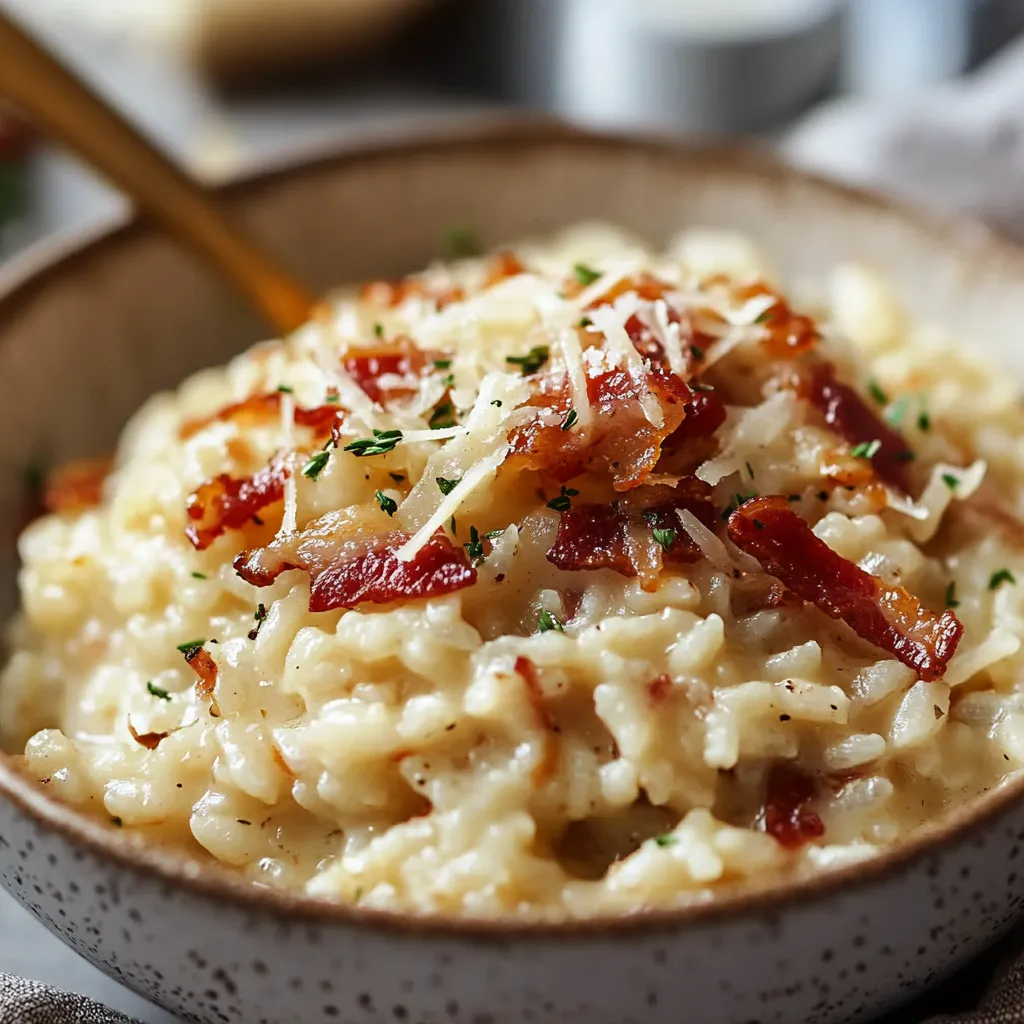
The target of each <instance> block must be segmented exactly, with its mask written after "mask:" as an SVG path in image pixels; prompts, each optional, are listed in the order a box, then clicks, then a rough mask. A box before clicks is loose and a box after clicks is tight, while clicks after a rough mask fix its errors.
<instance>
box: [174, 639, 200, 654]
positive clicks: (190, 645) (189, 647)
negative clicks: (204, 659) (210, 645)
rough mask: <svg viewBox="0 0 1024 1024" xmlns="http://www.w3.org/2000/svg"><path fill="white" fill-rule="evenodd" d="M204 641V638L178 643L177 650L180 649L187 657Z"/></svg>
mask: <svg viewBox="0 0 1024 1024" xmlns="http://www.w3.org/2000/svg"><path fill="white" fill-rule="evenodd" d="M205 643H206V641H205V640H189V641H187V642H186V643H183V644H178V650H179V651H181V653H182V654H184V655H185V657H186V658H187V657H189V656H190V655H192V654H193V653H194V652H195V651H198V650H199V648H200V647H202V646H203V644H205Z"/></svg>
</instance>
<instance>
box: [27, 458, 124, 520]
mask: <svg viewBox="0 0 1024 1024" xmlns="http://www.w3.org/2000/svg"><path fill="white" fill-rule="evenodd" d="M113 464H114V460H113V459H112V458H109V457H108V458H104V459H76V460H75V461H74V462H69V463H68V464H67V465H65V466H61V467H59V468H58V469H55V470H54V471H53V472H52V473H51V474H50V475H49V476H48V477H47V478H46V483H45V484H44V486H43V508H44V509H45V511H47V512H82V511H84V510H85V509H87V508H92V507H94V506H95V505H98V504H99V503H100V499H101V498H102V497H103V481H104V480H106V478H107V476H108V475H109V473H110V470H111V467H112V466H113Z"/></svg>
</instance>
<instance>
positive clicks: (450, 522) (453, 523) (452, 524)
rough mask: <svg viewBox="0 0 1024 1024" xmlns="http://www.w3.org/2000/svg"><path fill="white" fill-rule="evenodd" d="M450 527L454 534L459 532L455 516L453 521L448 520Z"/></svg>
mask: <svg viewBox="0 0 1024 1024" xmlns="http://www.w3.org/2000/svg"><path fill="white" fill-rule="evenodd" d="M448 525H449V526H450V527H451V530H452V534H456V533H458V532H459V528H458V527H457V526H456V525H455V516H452V517H451V519H449V520H448Z"/></svg>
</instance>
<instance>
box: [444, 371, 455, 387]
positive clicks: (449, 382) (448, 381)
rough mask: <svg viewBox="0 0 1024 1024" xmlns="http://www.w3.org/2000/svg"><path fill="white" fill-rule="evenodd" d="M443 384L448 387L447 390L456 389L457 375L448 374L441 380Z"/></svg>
mask: <svg viewBox="0 0 1024 1024" xmlns="http://www.w3.org/2000/svg"><path fill="white" fill-rule="evenodd" d="M441 384H442V385H443V386H444V387H446V388H453V387H455V374H454V373H446V374H445V375H444V376H443V377H442V378H441Z"/></svg>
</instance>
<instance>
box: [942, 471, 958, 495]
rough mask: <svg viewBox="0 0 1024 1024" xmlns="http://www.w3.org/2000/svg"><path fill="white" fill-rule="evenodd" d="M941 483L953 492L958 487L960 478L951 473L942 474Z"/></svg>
mask: <svg viewBox="0 0 1024 1024" xmlns="http://www.w3.org/2000/svg"><path fill="white" fill-rule="evenodd" d="M942 482H943V483H944V484H945V485H946V486H947V487H948V488H949V489H950V490H951V491H955V490H956V489H957V488H958V487H959V486H960V478H959V477H958V476H954V475H953V474H952V473H943V474H942Z"/></svg>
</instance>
